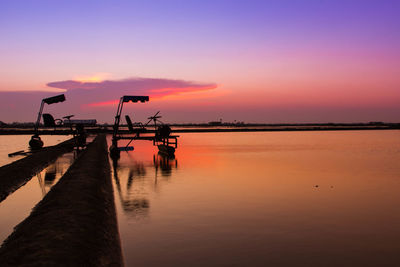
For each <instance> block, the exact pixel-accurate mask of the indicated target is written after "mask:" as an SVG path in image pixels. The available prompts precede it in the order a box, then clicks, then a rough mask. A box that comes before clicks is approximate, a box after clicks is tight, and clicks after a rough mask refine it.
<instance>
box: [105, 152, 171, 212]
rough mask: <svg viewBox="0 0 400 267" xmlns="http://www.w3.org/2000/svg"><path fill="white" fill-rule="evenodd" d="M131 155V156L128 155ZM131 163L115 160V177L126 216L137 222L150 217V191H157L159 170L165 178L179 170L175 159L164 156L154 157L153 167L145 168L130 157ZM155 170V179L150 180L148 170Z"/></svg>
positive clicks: (141, 163)
mask: <svg viewBox="0 0 400 267" xmlns="http://www.w3.org/2000/svg"><path fill="white" fill-rule="evenodd" d="M128 155H129V154H128ZM128 158H129V162H123V163H121V162H119V161H118V160H113V161H112V162H113V176H114V181H115V185H116V188H117V192H118V197H119V199H120V202H121V206H122V209H123V211H124V213H125V214H126V215H128V216H129V217H131V218H134V219H136V220H140V219H144V218H146V217H148V215H149V208H150V201H149V200H148V195H149V190H151V189H153V190H155V191H157V176H158V170H159V169H161V175H162V176H163V177H169V176H171V172H172V169H173V168H175V169H177V168H178V161H177V160H176V159H175V157H172V158H171V157H166V156H164V155H162V154H158V155H153V165H154V166H145V164H144V163H143V162H140V161H137V160H134V159H133V158H132V157H131V156H130V155H129V156H128ZM153 167H154V168H155V177H154V180H153V179H148V175H147V169H148V168H153Z"/></svg>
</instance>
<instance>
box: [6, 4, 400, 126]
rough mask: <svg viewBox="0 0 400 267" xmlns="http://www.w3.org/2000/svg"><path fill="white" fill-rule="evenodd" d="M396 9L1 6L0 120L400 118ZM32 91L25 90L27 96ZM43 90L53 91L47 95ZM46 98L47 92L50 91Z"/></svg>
mask: <svg viewBox="0 0 400 267" xmlns="http://www.w3.org/2000/svg"><path fill="white" fill-rule="evenodd" d="M399 14H400V1H397V0H392V1H389V0H380V1H378V0H376V1H368V0H360V1H352V0H347V1H341V0H332V1H324V0H309V1H296V0H292V1H290V0H288V1H282V0H276V1H267V0H265V1H250V0H247V1H234V0H230V1H218V0H210V1H207V0H202V1H183V0H182V1H168V0H163V1H99V0H97V1H85V0H79V1H71V0H69V1H59V0H57V1H52V0H49V1H41V0H31V1H29V0H27V1H22V0H21V1H16V0H10V1H8V0H0V105H1V106H0V120H1V121H4V122H12V121H33V120H35V116H36V115H35V114H36V112H37V109H38V108H39V104H40V100H41V99H42V98H43V97H47V96H52V95H54V94H56V92H65V94H66V97H67V101H66V102H64V103H61V104H57V105H52V106H48V107H46V111H49V112H51V113H53V114H54V115H55V117H61V116H64V115H66V114H70V113H72V114H75V116H76V118H82V119H83V118H96V119H97V120H98V121H100V122H112V121H113V117H114V115H115V114H114V113H115V112H116V104H115V100H117V99H118V98H119V97H120V96H121V95H123V94H131V95H135V94H136V95H137V94H148V95H150V98H151V100H150V102H149V103H146V104H140V105H139V104H130V105H128V106H127V109H126V110H125V111H126V112H129V113H130V114H134V116H133V117H134V118H137V119H138V120H143V119H144V118H145V117H147V116H149V115H151V114H152V113H154V112H156V111H158V110H161V111H162V114H163V115H164V119H165V121H168V122H208V121H211V120H219V119H220V118H222V119H223V120H224V121H233V120H237V121H245V122H266V123H280V122H289V123H294V122H369V121H387V122H398V121H400V119H399V117H400V116H399V115H400V105H399V104H400V16H399ZM26 91H31V92H26ZM49 91H50V92H49ZM51 91H53V92H51Z"/></svg>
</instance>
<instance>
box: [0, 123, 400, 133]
mask: <svg viewBox="0 0 400 267" xmlns="http://www.w3.org/2000/svg"><path fill="white" fill-rule="evenodd" d="M171 128H172V132H174V133H218V132H287V131H351V130H357V131H358V130H398V129H400V124H398V123H390V124H379V125H376V124H329V123H328V124H274V125H272V124H271V125H254V126H250V125H246V126H230V125H220V126H208V125H171ZM86 130H87V132H88V133H90V134H97V133H107V134H111V133H112V126H109V125H108V126H98V127H88V128H86ZM147 132H148V133H153V132H154V129H153V128H152V127H148V131H147ZM33 133H34V130H33V128H31V127H21V128H18V127H2V128H0V135H30V134H33ZM119 133H120V134H129V133H131V132H129V131H128V130H127V127H126V126H125V125H121V126H120V130H119ZM39 134H40V135H68V134H71V130H70V129H68V128H56V130H54V128H53V129H49V128H41V129H40V130H39Z"/></svg>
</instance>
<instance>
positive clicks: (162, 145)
mask: <svg viewBox="0 0 400 267" xmlns="http://www.w3.org/2000/svg"><path fill="white" fill-rule="evenodd" d="M147 101H149V97H148V96H123V97H121V99H120V101H119V104H118V108H117V114H116V115H115V121H114V127H113V137H112V145H111V146H110V155H111V157H112V158H114V159H117V158H119V156H120V151H132V150H133V149H134V148H133V146H129V145H130V143H131V142H132V141H134V140H147V141H153V145H157V146H158V149H159V150H160V152H163V153H166V154H174V152H175V148H177V146H178V139H177V138H178V136H175V135H171V128H170V127H169V126H168V125H166V124H163V123H162V122H161V121H160V120H159V118H161V116H159V115H158V114H159V113H160V112H157V113H156V114H155V115H154V116H152V117H149V118H148V119H149V121H148V122H147V123H146V124H145V125H143V124H141V123H136V124H133V123H132V121H131V119H130V117H129V116H128V115H126V116H125V118H126V123H127V125H128V129H129V132H130V133H131V134H134V135H133V136H122V135H121V133H120V132H119V125H120V121H121V113H122V108H123V106H124V103H127V102H133V103H137V102H142V103H144V102H147ZM150 122H154V135H146V134H144V135H143V133H146V132H147V129H146V128H145V127H146V126H147V125H149V123H150ZM157 122H158V123H159V124H158V125H157ZM122 139H125V140H129V142H128V144H127V145H126V146H125V147H118V141H119V140H122Z"/></svg>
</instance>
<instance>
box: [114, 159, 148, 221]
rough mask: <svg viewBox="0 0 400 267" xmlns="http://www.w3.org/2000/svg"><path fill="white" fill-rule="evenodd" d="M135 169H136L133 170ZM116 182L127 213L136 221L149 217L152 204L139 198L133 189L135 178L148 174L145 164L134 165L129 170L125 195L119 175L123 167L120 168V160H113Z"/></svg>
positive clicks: (122, 204)
mask: <svg viewBox="0 0 400 267" xmlns="http://www.w3.org/2000/svg"><path fill="white" fill-rule="evenodd" d="M133 167H134V168H133ZM113 170H114V180H115V184H116V187H117V191H118V196H119V199H120V202H121V206H122V208H123V210H124V212H125V213H127V214H130V215H133V217H135V218H136V219H139V218H143V217H147V215H148V210H149V207H150V203H149V201H148V200H147V199H146V198H143V197H142V198H138V197H136V196H135V194H133V192H132V189H133V188H134V187H132V185H133V183H134V181H135V179H134V177H135V176H145V174H146V172H145V169H144V166H143V164H137V163H136V164H134V166H132V167H130V168H129V173H128V177H127V183H126V190H127V191H126V194H124V193H123V192H122V191H123V190H122V187H121V181H120V178H119V175H118V172H119V171H122V169H121V167H119V166H118V160H113Z"/></svg>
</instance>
